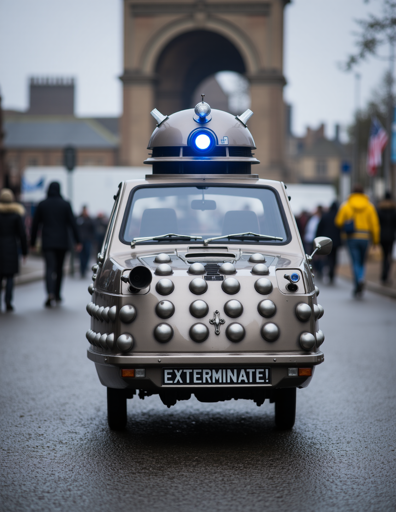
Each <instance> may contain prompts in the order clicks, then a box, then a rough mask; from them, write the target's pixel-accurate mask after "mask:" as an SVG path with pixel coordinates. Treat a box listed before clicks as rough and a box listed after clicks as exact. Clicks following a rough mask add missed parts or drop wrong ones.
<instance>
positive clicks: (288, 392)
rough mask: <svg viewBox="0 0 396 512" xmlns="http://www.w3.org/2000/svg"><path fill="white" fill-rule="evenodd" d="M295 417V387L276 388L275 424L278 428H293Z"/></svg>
mask: <svg viewBox="0 0 396 512" xmlns="http://www.w3.org/2000/svg"><path fill="white" fill-rule="evenodd" d="M295 419H296V388H285V389H277V390H276V392H275V424H276V426H277V428H278V429H282V430H287V429H291V428H293V425H294V422H295Z"/></svg>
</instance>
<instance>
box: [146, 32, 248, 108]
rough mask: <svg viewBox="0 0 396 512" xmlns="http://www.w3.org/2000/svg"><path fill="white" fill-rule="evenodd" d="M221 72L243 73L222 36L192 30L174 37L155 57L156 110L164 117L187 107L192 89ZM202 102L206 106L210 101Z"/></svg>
mask: <svg viewBox="0 0 396 512" xmlns="http://www.w3.org/2000/svg"><path fill="white" fill-rule="evenodd" d="M181 63H183V65H181ZM223 70H229V71H236V72H237V73H241V74H244V73H245V72H246V67H245V63H244V61H243V59H242V57H241V55H240V53H239V52H238V50H237V49H236V48H235V46H234V45H233V44H232V43H231V42H230V41H229V40H228V39H226V38H225V37H224V36H222V35H220V34H217V33H215V32H210V31H208V30H195V31H192V32H186V33H184V34H182V35H180V36H178V37H176V38H175V39H173V40H172V41H171V42H170V43H169V44H168V45H167V46H166V47H165V48H164V50H163V51H162V53H161V55H160V56H159V58H158V62H157V66H156V76H157V77H158V79H157V82H156V87H155V102H156V106H157V108H158V109H159V110H160V111H161V112H165V113H167V114H168V113H172V112H176V111H178V110H182V109H185V108H189V107H190V106H191V97H192V94H193V92H194V90H195V88H196V86H197V85H198V84H199V83H201V82H202V81H203V80H204V79H205V78H207V77H209V76H210V75H213V74H214V73H217V72H218V71H223ZM203 92H205V91H203ZM206 101H208V102H209V103H210V98H209V97H207V98H206Z"/></svg>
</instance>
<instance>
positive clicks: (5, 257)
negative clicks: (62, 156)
mask: <svg viewBox="0 0 396 512" xmlns="http://www.w3.org/2000/svg"><path fill="white" fill-rule="evenodd" d="M24 216H25V208H24V207H23V206H22V205H21V204H19V203H17V202H16V201H15V197H14V194H13V193H12V191H11V190H9V189H7V188H4V189H2V190H1V192H0V310H1V294H2V288H3V281H5V305H6V311H12V310H13V309H14V307H13V304H12V297H13V286H14V276H15V275H16V274H18V272H19V259H20V254H22V256H23V258H25V257H26V255H27V254H28V246H29V243H28V242H30V251H31V252H33V253H34V252H37V250H38V249H37V245H38V244H37V242H38V240H40V241H41V243H40V248H41V253H42V255H43V257H44V261H45V286H46V292H47V298H46V301H45V302H44V305H45V307H48V308H50V307H52V306H54V305H55V304H57V303H60V302H61V301H62V296H61V289H62V279H63V269H64V261H65V257H66V254H67V252H68V251H69V250H70V249H71V248H73V246H74V249H75V251H76V253H78V254H79V258H80V274H81V277H85V274H86V271H87V267H88V264H89V260H90V258H91V255H92V252H93V249H96V250H97V251H98V252H99V251H100V248H101V246H102V243H103V239H104V236H105V233H106V229H107V219H106V217H105V216H104V215H103V214H99V215H98V216H97V217H96V219H93V218H91V217H90V215H89V212H88V209H87V207H86V206H83V208H82V211H81V214H80V215H79V216H78V217H77V219H76V218H75V216H74V214H73V211H72V208H71V205H70V203H69V202H68V201H66V200H65V199H63V197H62V195H61V189H60V184H59V183H58V182H56V181H54V182H52V183H50V185H49V187H48V191H47V198H46V199H44V200H43V201H41V202H40V203H39V204H38V205H37V208H36V209H35V212H34V215H33V221H32V225H31V230H30V233H28V234H27V233H26V228H25V224H24V221H23V219H24Z"/></svg>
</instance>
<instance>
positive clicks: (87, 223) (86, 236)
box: [77, 206, 95, 277]
mask: <svg viewBox="0 0 396 512" xmlns="http://www.w3.org/2000/svg"><path fill="white" fill-rule="evenodd" d="M77 226H78V231H79V233H80V240H81V245H82V249H81V251H80V274H81V277H85V273H86V271H87V267H88V263H89V259H90V257H91V252H92V244H93V243H94V242H95V223H94V221H93V219H91V217H90V216H89V213H88V208H87V207H86V206H83V207H82V211H81V214H80V215H79V216H78V217H77Z"/></svg>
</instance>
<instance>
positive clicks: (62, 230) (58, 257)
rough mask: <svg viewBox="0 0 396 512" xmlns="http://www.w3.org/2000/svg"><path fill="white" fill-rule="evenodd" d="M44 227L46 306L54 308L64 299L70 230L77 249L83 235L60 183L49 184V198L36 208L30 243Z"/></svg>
mask: <svg viewBox="0 0 396 512" xmlns="http://www.w3.org/2000/svg"><path fill="white" fill-rule="evenodd" d="M40 228H41V246H42V252H43V255H44V259H45V282H46V288H47V300H46V302H45V304H44V305H45V306H46V307H51V306H52V305H53V304H54V301H56V302H60V301H61V300H62V298H61V295H60V292H61V287H62V278H63V263H64V260H65V256H66V252H67V251H68V249H69V243H68V241H69V230H71V231H72V233H73V236H74V240H75V242H76V243H77V247H76V249H77V251H80V250H81V245H80V236H79V233H78V228H77V224H76V220H75V218H74V215H73V212H72V209H71V206H70V203H69V202H68V201H65V200H64V199H63V198H62V196H61V194H60V184H59V183H58V182H57V181H53V182H52V183H50V185H49V187H48V192H47V199H45V200H44V201H41V202H40V203H39V204H38V206H37V209H36V211H35V214H34V217H33V223H32V233H31V238H30V244H31V246H32V247H34V246H35V245H36V239H37V234H38V231H39V229H40Z"/></svg>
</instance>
